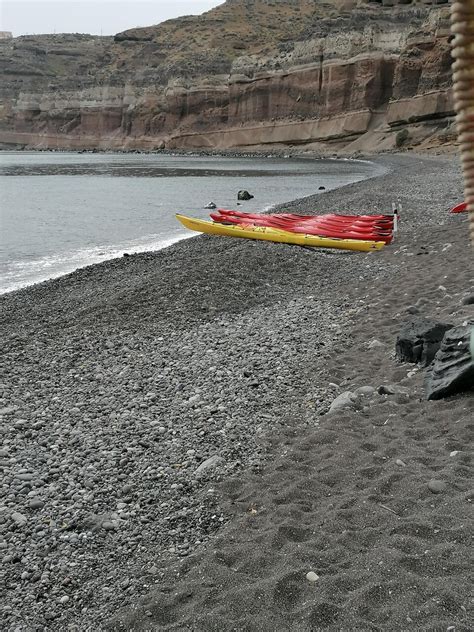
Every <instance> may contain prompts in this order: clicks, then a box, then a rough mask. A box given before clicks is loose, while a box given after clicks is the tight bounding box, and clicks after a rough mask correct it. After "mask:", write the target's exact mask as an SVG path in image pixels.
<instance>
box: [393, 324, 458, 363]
mask: <svg viewBox="0 0 474 632" xmlns="http://www.w3.org/2000/svg"><path fill="white" fill-rule="evenodd" d="M452 326H453V325H452V324H446V323H439V322H437V321H434V320H432V319H427V318H423V317H418V316H417V317H415V318H412V319H410V320H408V321H407V322H405V323H404V324H403V326H402V329H401V331H400V333H399V335H398V338H397V343H396V354H397V359H398V360H399V361H400V362H414V363H416V364H421V366H428V365H429V364H430V363H431V362H432V360H433V358H434V356H435V354H436V352H437V351H438V349H439V347H440V344H441V340H442V339H443V336H444V334H445V332H446V331H448V329H451V327H452Z"/></svg>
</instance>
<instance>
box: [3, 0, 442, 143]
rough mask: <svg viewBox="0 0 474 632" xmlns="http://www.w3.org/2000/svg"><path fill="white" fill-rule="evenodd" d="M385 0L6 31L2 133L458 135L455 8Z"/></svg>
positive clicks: (255, 138)
mask: <svg viewBox="0 0 474 632" xmlns="http://www.w3.org/2000/svg"><path fill="white" fill-rule="evenodd" d="M405 2H406V0H405ZM386 5H393V3H392V1H391V0H384V2H383V4H381V3H379V2H375V3H374V2H372V3H370V4H365V3H357V4H356V3H355V2H351V1H346V2H344V1H343V0H340V1H338V0H332V2H327V3H323V2H319V1H318V0H289V1H288V0H285V1H284V2H283V1H282V2H279V1H276V0H273V1H272V0H251V1H250V0H227V2H225V3H224V4H223V5H221V6H219V7H217V8H216V9H213V10H212V11H209V12H208V13H206V14H204V15H202V16H197V17H196V16H195V17H184V18H180V19H177V20H170V21H168V22H165V23H163V24H160V25H157V26H152V27H148V28H144V29H132V30H130V31H126V32H124V33H120V34H118V35H116V36H115V37H114V38H110V37H92V36H84V35H55V36H52V35H49V36H36V37H21V38H16V39H13V40H7V41H2V42H0V80H1V88H0V142H3V143H6V144H23V145H32V146H43V147H71V148H91V147H102V148H120V147H125V148H134V147H136V148H150V149H152V148H163V147H167V148H178V147H184V148H198V147H208V148H214V147H217V148H224V147H237V146H255V145H266V144H275V143H284V144H295V143H299V144H303V143H305V144H308V143H322V144H325V145H328V144H329V145H331V146H332V147H345V148H348V147H349V148H351V149H354V150H356V149H359V148H364V147H365V148H366V147H367V146H368V145H370V144H372V145H373V146H376V147H381V148H390V147H392V146H395V145H397V144H398V145H400V144H401V143H402V142H406V141H407V140H408V139H411V141H412V142H414V143H416V142H422V141H424V140H425V139H426V138H430V137H432V136H433V134H434V133H435V132H436V135H437V137H438V138H440V137H442V136H443V134H444V138H445V140H449V138H450V134H451V131H450V130H451V121H452V116H453V107H452V100H451V75H450V64H451V58H450V50H449V10H448V7H447V6H443V5H441V6H440V5H438V4H425V3H424V4H420V5H418V4H416V5H414V4H405V3H404V4H400V5H397V6H386ZM400 132H402V134H400Z"/></svg>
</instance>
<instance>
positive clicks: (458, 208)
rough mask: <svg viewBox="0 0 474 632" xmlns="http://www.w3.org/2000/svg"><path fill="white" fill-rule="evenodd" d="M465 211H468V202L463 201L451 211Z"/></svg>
mask: <svg viewBox="0 0 474 632" xmlns="http://www.w3.org/2000/svg"><path fill="white" fill-rule="evenodd" d="M464 211H467V202H461V204H458V205H457V206H455V207H454V208H452V209H451V213H464Z"/></svg>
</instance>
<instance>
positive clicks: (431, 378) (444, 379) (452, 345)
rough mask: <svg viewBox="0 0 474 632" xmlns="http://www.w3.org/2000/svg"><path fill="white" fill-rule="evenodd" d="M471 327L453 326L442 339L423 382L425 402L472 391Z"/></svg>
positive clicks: (473, 379)
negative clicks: (424, 383) (424, 384)
mask: <svg viewBox="0 0 474 632" xmlns="http://www.w3.org/2000/svg"><path fill="white" fill-rule="evenodd" d="M472 332H473V327H472V326H471V325H469V326H464V327H453V328H452V329H450V330H449V331H448V332H447V333H446V334H445V336H444V338H443V341H442V343H441V347H440V349H439V351H438V352H437V353H436V356H435V359H434V362H433V364H432V366H430V367H429V370H428V374H427V379H426V397H427V399H442V398H443V397H448V396H449V395H455V394H456V393H463V392H465V391H470V390H474V359H473V358H472V356H471V348H470V347H471V335H474V334H473V333H472Z"/></svg>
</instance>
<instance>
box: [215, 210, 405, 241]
mask: <svg viewBox="0 0 474 632" xmlns="http://www.w3.org/2000/svg"><path fill="white" fill-rule="evenodd" d="M211 218H212V219H213V220H214V221H215V222H219V223H221V224H237V225H239V224H240V225H242V226H252V227H253V226H268V227H270V228H276V229H279V230H285V231H288V232H291V233H302V234H307V235H316V236H318V237H327V238H337V239H356V240H362V241H384V242H385V243H386V244H389V243H391V241H392V239H393V221H394V220H393V216H386V215H385V216H380V215H379V216H375V215H372V216H370V215H365V216H364V215H351V216H342V215H335V214H330V215H306V216H305V215H290V214H284V213H282V214H265V215H262V214H256V213H244V212H242V211H228V210H224V209H219V210H218V211H217V212H215V213H211Z"/></svg>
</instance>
